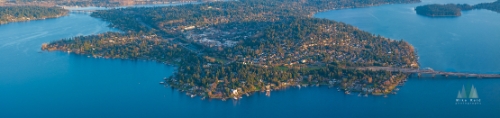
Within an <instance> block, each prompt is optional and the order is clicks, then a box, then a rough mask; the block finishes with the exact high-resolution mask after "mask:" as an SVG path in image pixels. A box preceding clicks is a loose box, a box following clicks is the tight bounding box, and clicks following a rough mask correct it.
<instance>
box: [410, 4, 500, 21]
mask: <svg viewBox="0 0 500 118" xmlns="http://www.w3.org/2000/svg"><path fill="white" fill-rule="evenodd" d="M473 9H488V10H492V11H495V12H500V0H499V1H496V2H493V3H481V4H477V5H468V4H444V5H441V4H430V5H423V6H418V7H416V8H415V11H416V12H417V14H419V15H423V16H429V17H457V16H461V15H462V11H468V10H473Z"/></svg>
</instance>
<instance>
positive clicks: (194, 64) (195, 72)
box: [42, 0, 419, 100]
mask: <svg viewBox="0 0 500 118" xmlns="http://www.w3.org/2000/svg"><path fill="white" fill-rule="evenodd" d="M414 2H419V1H417V0H360V1H357V2H354V1H317V0H305V1H304V0H284V1H276V0H238V1H228V2H208V3H202V4H189V5H181V6H169V7H153V8H119V9H112V10H103V11H97V12H94V13H92V14H91V16H93V17H96V18H100V19H103V20H105V21H109V22H110V23H111V24H110V27H115V28H119V29H121V30H122V31H124V33H112V32H108V33H104V34H98V35H90V36H78V37H73V38H67V39H62V40H58V41H54V42H50V43H46V44H43V45H42V50H48V51H64V52H68V53H75V54H81V55H85V56H87V57H89V58H105V59H131V60H151V61H157V62H159V63H164V64H169V65H175V66H177V72H175V73H174V74H173V76H171V77H165V78H164V79H163V80H162V81H161V82H160V84H165V85H169V86H171V87H173V88H176V89H178V90H179V91H183V92H185V93H186V94H187V95H190V96H192V97H194V96H202V98H211V99H222V100H226V99H240V98H241V97H242V96H244V95H246V96H249V95H251V94H252V93H254V92H267V93H268V94H269V92H270V91H275V90H283V89H286V88H289V87H311V86H321V85H323V86H328V87H331V88H336V90H334V91H339V92H343V93H345V94H351V92H358V93H359V95H364V96H367V95H387V94H396V91H397V90H398V89H396V88H397V86H398V85H401V84H402V83H404V82H405V81H406V79H407V77H408V76H409V74H408V73H400V72H390V71H384V70H377V71H373V70H362V69H357V68H359V67H372V66H375V67H389V68H390V67H394V68H419V65H418V60H417V59H418V58H417V56H416V52H415V50H414V48H413V46H412V45H410V44H409V43H408V42H405V41H403V40H392V39H388V38H384V37H382V36H378V35H373V34H370V33H368V32H365V31H362V30H359V29H358V28H356V27H354V26H351V25H348V24H345V23H341V22H336V21H332V20H328V19H319V18H313V17H312V16H313V15H314V14H315V13H316V12H319V11H326V10H330V9H342V8H353V7H367V6H372V5H381V4H391V3H414ZM277 6H280V7H277Z"/></svg>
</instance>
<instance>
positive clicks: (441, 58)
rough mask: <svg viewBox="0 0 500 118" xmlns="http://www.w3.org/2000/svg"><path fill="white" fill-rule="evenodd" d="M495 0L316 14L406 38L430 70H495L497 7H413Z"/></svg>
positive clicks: (499, 32)
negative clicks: (442, 10) (428, 10)
mask: <svg viewBox="0 0 500 118" xmlns="http://www.w3.org/2000/svg"><path fill="white" fill-rule="evenodd" d="M492 1H495V0H469V1H466V0H458V1H457V0H434V1H423V2H422V3H419V4H405V5H383V6H377V7H370V8H358V9H345V10H335V11H328V12H322V13H318V14H316V16H315V17H318V18H327V19H332V20H336V21H341V22H345V23H347V24H351V25H354V26H356V27H359V28H360V29H362V30H365V31H368V32H371V33H373V34H380V35H382V36H384V37H388V38H392V39H396V40H400V39H404V40H405V41H408V42H410V43H411V44H412V45H413V46H414V47H415V48H416V49H417V51H418V55H419V57H420V59H419V62H420V64H421V67H430V68H433V69H434V70H442V71H458V72H475V73H500V61H498V58H500V52H498V50H500V46H498V44H500V22H498V21H500V13H496V12H493V11H489V10H472V11H465V12H463V14H462V16H460V17H456V18H430V17H425V16H420V15H417V14H416V13H415V10H414V8H415V7H417V6H420V5H425V4H431V3H440V4H442V3H468V4H477V3H483V2H492Z"/></svg>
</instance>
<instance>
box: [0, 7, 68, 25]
mask: <svg viewBox="0 0 500 118" xmlns="http://www.w3.org/2000/svg"><path fill="white" fill-rule="evenodd" d="M66 14H68V10H65V9H62V8H59V7H40V6H8V7H0V24H6V23H10V22H20V21H30V20H41V19H47V18H56V17H61V16H64V15H66Z"/></svg>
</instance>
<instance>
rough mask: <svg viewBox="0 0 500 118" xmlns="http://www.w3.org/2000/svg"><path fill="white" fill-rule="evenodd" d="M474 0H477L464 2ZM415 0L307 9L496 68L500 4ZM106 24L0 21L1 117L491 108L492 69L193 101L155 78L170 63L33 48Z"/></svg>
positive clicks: (429, 51) (494, 108) (70, 19)
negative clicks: (454, 7) (433, 7)
mask: <svg viewBox="0 0 500 118" xmlns="http://www.w3.org/2000/svg"><path fill="white" fill-rule="evenodd" d="M424 2H426V3H449V2H448V1H424ZM464 2H467V1H464ZM464 2H462V3H464ZM476 2H477V3H479V2H481V1H472V2H469V3H476ZM418 5H419V4H408V5H384V6H379V7H370V8H360V9H347V10H337V11H330V12H324V13H319V14H317V15H316V17H320V18H329V19H333V20H337V21H342V22H346V23H348V24H352V25H354V26H357V27H359V28H360V29H363V30H366V31H368V32H372V33H375V34H380V35H382V36H386V37H390V38H395V39H404V40H407V41H409V42H410V43H412V44H413V45H414V46H415V47H416V48H417V49H418V51H419V56H420V63H421V64H422V65H423V66H425V67H432V68H434V69H436V70H449V71H464V72H482V73H500V68H499V67H500V62H499V61H497V60H496V58H498V57H499V53H498V50H499V49H497V48H499V47H500V46H495V45H496V44H500V42H499V40H500V36H499V35H500V32H499V31H500V24H498V21H500V14H497V13H494V12H490V11H486V10H479V11H470V12H464V14H463V16H462V17H458V18H445V19H433V18H426V17H421V16H418V15H416V14H415V13H414V11H412V8H413V7H415V6H418ZM107 25H108V24H107V23H105V22H102V21H100V20H98V19H94V18H92V17H90V16H88V15H87V14H70V15H69V16H66V17H62V18H57V19H48V20H41V21H31V22H21V23H11V24H7V25H1V26H0V36H1V38H0V57H1V58H0V117H50V118H54V117H206V116H209V117H500V113H499V112H498V111H500V107H499V106H500V89H499V88H500V80H497V79H464V78H440V77H438V78H436V79H417V78H410V80H409V81H408V82H407V83H406V85H405V86H403V87H401V90H400V92H398V95H391V96H389V97H388V98H384V97H381V96H369V97H358V96H357V95H356V94H354V95H344V94H343V93H341V92H337V91H336V89H328V88H326V87H308V88H302V89H297V88H290V89H288V90H286V91H275V92H272V94H271V97H267V96H265V95H264V94H262V93H256V94H255V95H252V96H250V97H244V98H243V99H242V100H240V101H226V102H222V101H220V100H203V101H202V100H200V98H190V97H189V96H186V95H185V94H183V93H180V92H178V91H177V90H174V89H171V88H169V87H163V86H161V85H159V84H158V82H160V81H161V80H162V78H163V77H167V76H170V75H171V74H172V72H173V71H174V67H170V66H166V65H162V64H157V63H155V62H146V61H129V60H106V59H94V58H87V57H85V56H78V55H74V54H67V53H63V52H43V51H40V45H41V44H42V43H44V42H50V41H54V40H57V39H61V38H68V37H73V36H77V35H90V34H98V33H102V32H106V31H117V30H114V29H110V28H107V27H106V26H107ZM473 57H475V58H473ZM465 62H467V63H465ZM470 84H474V86H475V87H476V88H477V90H478V95H479V98H480V99H481V100H482V101H481V103H482V104H481V105H456V104H455V98H456V96H457V92H458V90H460V89H461V87H462V85H470Z"/></svg>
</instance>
